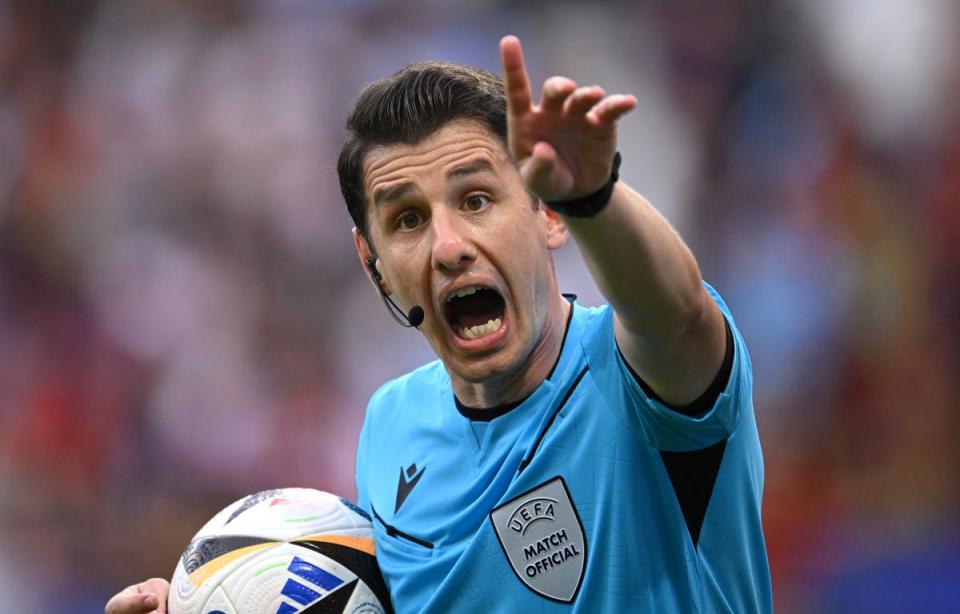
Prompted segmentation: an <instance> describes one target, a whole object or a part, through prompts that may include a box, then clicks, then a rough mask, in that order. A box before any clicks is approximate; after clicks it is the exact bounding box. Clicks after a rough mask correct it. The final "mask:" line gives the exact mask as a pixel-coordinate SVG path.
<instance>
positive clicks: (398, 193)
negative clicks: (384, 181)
mask: <svg viewBox="0 0 960 614" xmlns="http://www.w3.org/2000/svg"><path fill="white" fill-rule="evenodd" d="M414 189H415V188H414V185H413V184H412V183H409V182H405V183H401V184H400V185H395V186H393V187H392V188H384V189H378V190H374V192H373V203H374V204H375V205H380V204H383V203H384V202H387V201H391V200H401V199H403V198H406V197H407V196H409V195H410V193H411V192H413V191H414Z"/></svg>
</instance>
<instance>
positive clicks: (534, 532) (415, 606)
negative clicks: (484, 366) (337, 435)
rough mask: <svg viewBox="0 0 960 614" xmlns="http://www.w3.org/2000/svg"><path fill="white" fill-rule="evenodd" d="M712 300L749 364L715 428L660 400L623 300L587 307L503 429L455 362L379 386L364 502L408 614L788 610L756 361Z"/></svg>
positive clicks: (735, 366)
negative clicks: (756, 391)
mask: <svg viewBox="0 0 960 614" xmlns="http://www.w3.org/2000/svg"><path fill="white" fill-rule="evenodd" d="M707 289H708V291H709V292H710V293H711V295H712V296H713V297H714V298H715V300H716V301H717V303H718V305H719V306H720V308H721V310H722V311H723V313H724V315H725V316H726V317H727V320H728V323H729V325H730V328H731V332H732V337H733V340H734V355H733V362H732V371H731V374H730V377H729V379H728V381H727V382H726V386H725V388H724V390H723V392H722V393H721V394H720V395H719V397H718V398H717V400H716V402H715V403H714V405H713V407H712V408H711V409H710V410H709V411H707V413H705V414H704V415H702V416H700V417H696V418H692V417H688V416H685V415H683V414H681V413H679V412H677V411H674V410H672V409H670V408H668V407H666V406H665V405H664V404H662V403H661V402H659V401H658V400H655V399H653V398H651V397H650V396H649V395H648V394H647V393H645V392H644V389H643V388H642V387H641V385H640V384H639V383H638V382H637V379H636V378H635V376H634V375H633V374H632V373H631V371H630V369H629V367H628V366H627V365H626V363H625V362H624V361H623V358H622V356H621V355H620V353H619V352H618V350H617V347H616V342H615V340H614V335H613V312H612V310H611V308H610V307H609V306H607V307H601V308H584V307H580V306H576V305H574V309H573V313H572V316H571V319H570V322H569V324H568V330H567V332H566V336H565V339H564V344H563V349H562V351H561V354H560V357H559V359H558V362H557V364H556V366H555V367H554V369H553V372H552V373H551V376H550V377H549V378H548V379H547V380H546V381H544V382H543V383H542V384H541V385H540V386H539V387H538V388H537V389H536V390H535V391H534V393H533V394H532V395H531V396H530V397H528V398H527V399H526V400H525V401H523V402H522V403H521V404H520V405H518V406H516V407H515V408H513V409H512V410H510V411H508V412H506V413H505V414H503V415H500V416H498V417H496V418H494V419H492V420H490V421H487V422H479V421H476V420H470V419H468V418H466V417H465V416H464V415H462V414H461V412H460V410H458V408H457V405H456V403H455V400H454V394H453V390H452V388H451V385H450V378H449V377H448V375H447V373H446V371H445V370H444V368H443V365H442V364H441V363H440V362H439V361H437V362H433V363H431V364H428V365H426V366H424V367H421V368H420V369H418V370H416V371H414V372H412V373H410V374H408V375H406V376H404V377H401V378H399V379H397V380H394V381H392V382H389V383H387V384H386V385H384V386H383V387H382V388H381V389H380V390H379V391H377V393H376V394H375V395H374V396H373V398H372V399H371V401H370V404H369V407H368V409H367V415H366V419H365V422H364V426H363V430H362V433H361V436H360V444H359V448H358V452H357V491H358V493H359V504H360V506H361V507H362V508H363V509H365V510H367V511H368V512H370V514H371V516H373V517H374V526H375V534H376V544H377V559H378V562H379V564H380V567H381V570H382V571H383V575H384V578H385V579H386V582H387V586H388V587H389V589H390V594H391V597H392V599H393V603H394V607H395V608H396V610H397V612H398V613H400V614H407V613H412V612H436V613H441V612H442V613H447V612H478V613H483V614H493V613H496V612H504V613H513V612H524V613H526V612H533V613H536V612H584V613H588V612H589V613H596V612H684V613H687V612H737V613H745V612H769V611H771V609H772V605H771V593H770V575H769V568H768V563H767V556H766V549H765V546H764V541H763V534H762V529H761V524H760V503H761V493H762V489H763V459H762V456H761V451H760V442H759V438H758V436H757V429H756V423H755V419H754V412H753V402H752V397H751V387H752V373H751V365H750V359H749V355H748V354H747V350H746V347H745V345H744V342H743V339H742V338H741V336H740V334H739V332H738V331H737V330H736V327H735V326H734V324H733V319H732V317H731V316H730V313H729V310H728V309H727V307H726V305H725V304H724V303H723V301H722V300H721V299H720V297H719V296H718V295H717V294H716V293H715V292H714V291H713V289H712V288H709V286H708V287H707ZM714 475H715V476H716V477H715V481H714V480H712V479H711V478H712V476H714ZM675 482H676V483H677V484H678V486H677V487H676V488H675V487H674V483H675ZM711 484H712V488H711ZM681 501H683V502H684V504H683V505H681ZM698 501H700V503H699V504H698V503H697V502H698ZM706 502H708V503H706ZM398 504H399V505H398ZM704 507H705V511H704ZM698 508H699V509H698ZM695 539H696V541H695Z"/></svg>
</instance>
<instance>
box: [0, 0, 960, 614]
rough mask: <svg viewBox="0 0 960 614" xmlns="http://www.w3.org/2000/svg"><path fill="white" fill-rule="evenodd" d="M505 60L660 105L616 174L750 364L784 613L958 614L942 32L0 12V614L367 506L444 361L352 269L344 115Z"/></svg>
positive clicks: (98, 4)
mask: <svg viewBox="0 0 960 614" xmlns="http://www.w3.org/2000/svg"><path fill="white" fill-rule="evenodd" d="M507 33H514V34H518V35H519V36H520V37H521V39H522V40H523V42H524V45H525V50H526V55H527V61H528V65H529V68H530V71H531V77H532V79H533V80H534V82H542V80H543V79H545V78H547V77H549V76H551V75H553V74H565V75H567V76H570V77H572V78H574V79H576V80H578V81H580V82H582V83H584V84H588V83H599V84H601V85H603V86H605V87H606V88H607V90H608V91H609V92H630V93H634V94H636V95H637V97H638V99H639V101H640V103H639V107H638V109H637V110H636V111H634V112H633V113H632V114H631V115H629V116H627V117H626V118H625V119H624V120H623V121H622V124H621V130H620V149H621V151H622V153H623V157H624V166H623V169H622V173H621V174H622V176H623V177H624V178H625V179H626V180H627V181H629V182H630V183H631V184H632V185H634V186H635V187H637V188H638V189H640V190H641V191H642V192H644V193H645V194H646V195H647V196H648V197H649V198H650V199H651V200H652V201H653V202H654V203H655V204H656V205H657V206H658V207H659V208H660V209H661V210H662V211H663V212H664V213H665V214H666V215H667V217H668V218H669V219H670V220H671V221H672V222H673V223H674V224H675V225H676V226H677V227H678V229H679V230H680V232H681V233H682V234H683V236H684V237H686V239H687V240H688V242H689V243H690V244H691V246H692V247H693V249H694V251H695V253H696V254H697V256H698V259H699V261H700V264H701V268H702V269H703V272H704V276H705V277H706V279H707V280H708V281H710V282H711V283H712V284H713V285H714V286H715V287H717V289H718V290H719V291H720V292H721V293H722V294H723V295H724V297H725V298H726V299H727V302H728V303H729V304H730V306H731V308H732V309H733V313H734V316H735V317H736V318H737V321H738V324H739V326H740V328H741V330H742V331H743V333H744V335H745V337H746V339H747V342H748V344H749V346H750V349H751V353H752V357H753V363H754V365H755V379H756V388H755V402H756V407H757V414H758V421H759V425H760V428H761V432H762V438H763V446H764V452H765V458H766V492H765V511H764V513H765V519H764V522H765V529H766V535H767V543H768V548H769V554H770V561H771V566H772V572H773V578H774V595H775V602H776V604H777V610H778V611H779V612H920V611H926V612H933V611H949V610H951V609H953V608H956V607H957V598H958V596H960V593H958V591H960V588H958V587H960V453H958V449H960V445H958V437H960V417H958V416H960V392H958V388H957V386H958V384H960V380H958V377H957V375H958V372H960V369H958V365H960V324H958V321H960V318H958V317H960V104H958V103H957V99H958V94H960V4H958V3H957V2H955V1H953V0H848V1H845V2H829V1H828V0H784V1H780V2H775V3H768V2H748V1H746V0H741V1H736V0H729V1H724V2H666V1H658V2H626V1H624V2H602V3H575V2H560V3H546V4H544V3H537V2H533V1H532V0H530V1H526V2H507V1H499V2H496V1H492V0H488V1H484V0H473V1H470V2H462V3H458V5H456V6H454V4H453V3H448V2H441V1H440V0H433V1H429V2H414V1H412V0H408V1H401V2H389V1H386V0H379V1H378V0H353V1H350V0H273V1H267V0H260V1H254V0H249V1H245V2H244V1H216V2H214V1H210V2H207V1H203V0H189V1H188V0H177V1H172V0H168V1H160V0H153V1H149V2H133V1H131V2H125V1H124V2H116V1H97V0H76V1H69V2H35V1H33V0H0V544H2V545H3V546H2V548H0V611H3V612H18V613H19V612H61V611H71V612H102V608H103V605H104V603H105V601H106V599H107V598H108V597H109V596H110V595H111V594H113V593H114V592H116V591H117V590H119V589H120V588H122V587H124V586H126V585H127V584H130V583H132V582H135V581H138V580H142V579H146V578H148V577H150V576H167V577H169V575H170V574H171V572H172V570H173V567H174V565H175V563H176V560H177V557H178V555H179V553H180V552H181V550H182V549H183V547H184V546H185V545H186V543H187V541H188V540H189V538H190V536H191V535H192V533H193V532H194V531H195V530H196V529H197V528H199V527H200V525H201V524H202V523H203V522H204V521H205V520H206V519H207V518H208V517H209V516H210V515H212V514H213V513H214V511H216V510H218V509H219V508H221V507H222V506H224V505H225V504H227V503H228V502H230V501H232V500H234V499H236V498H238V497H239V496H241V495H243V494H245V493H248V492H252V491H255V490H258V489H263V488H268V487H279V486H293V485H304V486H312V487H315V488H321V489H324V490H330V491H333V492H337V493H340V494H343V495H346V496H348V497H353V496H354V486H353V453H354V448H355V440H356V436H357V433H358V430H359V426H360V422H361V419H362V414H363V409H364V406H365V403H366V399H367V398H368V396H369V395H370V394H371V393H372V392H373V391H374V390H375V389H376V387H377V386H378V385H379V384H381V383H382V382H384V381H385V380H386V379H387V378H389V377H392V376H395V375H399V374H400V373H402V372H404V371H406V370H408V369H409V368H412V367H414V366H417V365H419V364H421V363H423V362H425V361H427V360H429V359H431V353H430V351H429V348H428V347H427V346H426V345H425V343H424V342H423V341H422V340H421V339H420V338H419V336H418V335H417V334H416V333H414V332H410V331H407V330H404V329H401V328H400V327H398V326H396V324H395V323H394V322H393V321H392V320H391V319H390V318H389V316H388V315H387V313H386V312H385V311H384V310H383V306H382V304H381V302H380V300H379V299H378V298H377V296H376V294H375V293H374V290H373V289H372V287H371V286H370V285H369V283H368V282H367V280H366V279H365V277H364V276H363V274H362V272H361V269H360V267H359V264H358V262H357V260H356V256H355V254H354V250H353V245H352V241H351V237H350V226H351V224H350V221H349V217H348V215H347V213H346V210H345V207H344V206H343V204H342V201H341V198H340V194H339V190H338V187H337V180H336V172H335V169H334V166H335V160H336V155H337V152H338V150H339V145H340V142H341V140H342V138H343V124H344V120H345V117H346V113H347V110H348V108H349V105H350V103H351V101H352V99H353V97H354V96H355V95H356V93H357V92H358V90H359V88H360V87H361V86H362V85H363V84H364V83H366V82H369V81H371V80H374V79H377V78H380V77H383V76H386V75H387V74H389V73H391V72H393V71H395V70H397V69H399V68H400V67H402V66H403V65H405V64H407V63H410V62H413V61H419V60H424V59H447V60H453V61H459V62H465V63H469V64H473V65H478V66H483V67H486V68H489V69H491V70H494V71H496V72H499V67H498V66H497V61H498V56H497V41H498V40H499V38H500V36H501V35H503V34H507ZM558 267H559V272H560V276H561V286H562V289H563V290H564V291H567V292H576V293H579V295H580V298H581V301H582V302H584V303H586V304H597V303H599V302H601V301H602V298H601V297H600V296H599V294H598V292H597V290H596V288H595V286H594V285H593V283H592V281H591V280H590V279H589V276H588V275H587V273H586V271H585V269H584V267H583V265H582V264H581V263H580V261H579V256H578V254H577V252H576V249H575V248H573V247H572V246H568V247H567V248H565V249H564V250H563V251H562V252H561V253H560V254H559V256H558Z"/></svg>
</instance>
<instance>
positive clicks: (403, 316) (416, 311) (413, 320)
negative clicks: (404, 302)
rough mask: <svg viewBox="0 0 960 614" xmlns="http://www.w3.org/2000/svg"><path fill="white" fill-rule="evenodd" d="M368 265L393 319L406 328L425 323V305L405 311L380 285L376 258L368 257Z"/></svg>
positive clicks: (415, 306)
mask: <svg viewBox="0 0 960 614" xmlns="http://www.w3.org/2000/svg"><path fill="white" fill-rule="evenodd" d="M367 267H369V269H370V274H371V275H373V279H374V281H375V282H376V285H377V292H379V293H380V298H382V299H383V304H384V306H385V307H386V308H387V311H388V312H389V313H390V315H391V316H393V319H394V320H396V321H397V324H399V325H400V326H403V327H404V328H417V327H418V326H420V325H421V324H423V315H424V314H423V307H421V306H420V305H414V306H413V307H411V308H410V311H408V312H407V313H403V310H402V309H400V307H399V306H398V305H397V304H396V303H394V302H393V299H391V298H390V297H389V296H387V294H386V293H385V292H384V291H383V288H382V287H381V286H380V280H381V277H380V271H378V270H377V261H376V259H375V258H368V259H367Z"/></svg>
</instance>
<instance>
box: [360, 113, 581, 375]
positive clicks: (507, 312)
mask: <svg viewBox="0 0 960 614" xmlns="http://www.w3.org/2000/svg"><path fill="white" fill-rule="evenodd" d="M364 188H365V192H366V194H367V198H368V204H367V207H368V209H367V217H368V224H367V226H368V229H369V235H370V240H371V243H372V246H371V245H368V244H367V243H366V242H365V241H363V240H362V239H361V238H359V237H358V238H357V249H358V252H359V254H360V257H361V259H366V258H368V257H369V256H370V251H369V249H370V247H372V248H373V249H374V251H375V252H376V255H377V257H378V258H379V261H378V263H377V268H378V269H379V271H380V273H381V275H382V276H383V284H382V286H383V289H384V291H385V292H388V293H390V294H392V295H393V297H394V298H395V299H398V300H399V302H400V303H401V304H402V305H404V306H406V308H409V307H410V306H412V305H420V306H421V307H422V308H423V310H424V313H425V318H424V321H423V324H422V325H421V326H420V330H421V331H422V332H423V334H424V335H425V336H426V337H427V340H428V341H429V342H430V345H431V346H433V349H434V351H435V352H436V353H437V355H438V356H439V357H440V358H441V359H442V360H443V362H444V364H445V365H446V367H447V369H448V370H449V371H451V372H452V374H454V375H456V376H458V377H460V378H462V379H463V380H465V381H467V382H470V383H483V382H485V381H490V380H491V379H493V378H500V377H504V376H510V375H511V374H514V373H516V372H517V371H518V370H519V369H521V368H523V367H524V366H525V364H526V362H527V360H528V359H529V357H530V356H531V353H532V352H533V351H534V349H535V348H536V346H537V344H538V343H539V342H540V341H541V339H542V338H543V336H544V332H545V327H546V323H547V316H548V311H549V309H550V308H551V305H555V304H556V302H555V298H556V296H557V293H558V289H557V282H556V277H555V274H554V270H553V262H552V258H551V255H550V250H553V249H557V248H559V247H560V246H561V245H563V243H564V242H565V241H566V238H567V233H566V227H565V226H564V225H563V222H562V221H560V219H559V218H558V217H557V216H556V215H555V214H553V213H548V211H547V209H546V208H545V207H535V206H534V202H533V200H532V197H531V196H530V195H529V193H528V192H527V191H526V190H525V188H524V186H523V183H522V181H521V179H520V175H519V173H518V172H517V169H516V166H515V165H514V164H513V162H512V161H511V159H510V157H509V155H508V154H507V152H506V151H505V149H504V146H503V144H502V143H501V142H500V141H499V140H498V139H497V138H496V136H494V135H493V134H492V133H491V132H490V131H489V130H488V129H487V128H486V127H485V126H483V124H481V123H479V122H476V121H472V120H457V121H453V122H450V123H448V124H446V125H445V126H444V127H442V128H441V129H439V130H438V131H437V132H435V133H434V134H433V135H431V136H430V137H429V138H427V139H425V140H424V141H422V142H421V143H418V144H416V145H404V144H398V145H389V146H383V147H376V148H374V149H372V150H371V151H370V153H368V154H367V156H366V159H365V161H364Z"/></svg>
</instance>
